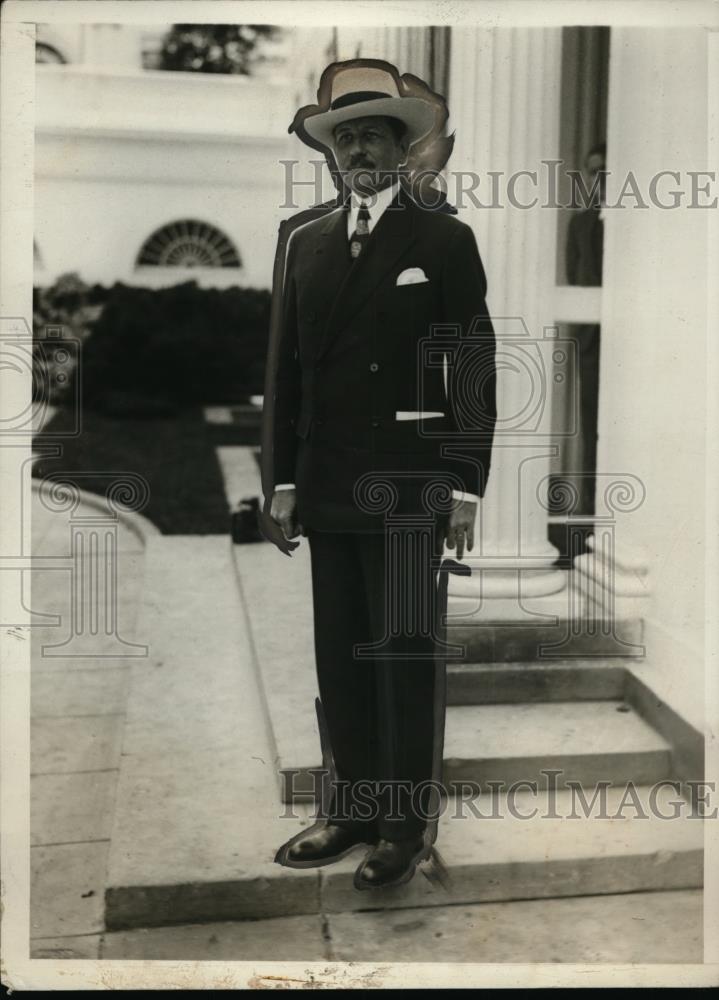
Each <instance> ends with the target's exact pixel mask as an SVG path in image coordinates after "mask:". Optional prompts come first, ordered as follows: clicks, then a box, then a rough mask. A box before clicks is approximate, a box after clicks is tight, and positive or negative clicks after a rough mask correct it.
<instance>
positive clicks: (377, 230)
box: [319, 193, 416, 354]
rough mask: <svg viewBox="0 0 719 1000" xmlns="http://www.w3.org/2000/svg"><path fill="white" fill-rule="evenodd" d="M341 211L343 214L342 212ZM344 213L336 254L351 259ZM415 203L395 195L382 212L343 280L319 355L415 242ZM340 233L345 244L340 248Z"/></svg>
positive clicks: (334, 240) (332, 240)
mask: <svg viewBox="0 0 719 1000" xmlns="http://www.w3.org/2000/svg"><path fill="white" fill-rule="evenodd" d="M338 214H340V213H338ZM341 214H342V223H343V228H342V230H341V233H340V231H339V227H336V228H335V231H334V232H333V233H331V234H329V235H330V243H331V246H332V253H333V254H335V253H336V254H337V256H340V254H342V255H343V259H344V260H347V259H348V258H349V247H348V240H347V216H346V213H344V212H343V213H341ZM413 222H414V203H413V202H412V200H411V198H410V196H409V195H408V194H406V193H402V194H401V199H400V194H399V193H398V195H397V196H396V197H395V198H394V200H393V201H392V202H391V204H390V205H388V206H387V208H386V209H385V211H384V212H383V213H382V217H381V218H380V220H379V222H378V223H377V225H376V226H375V227H374V229H373V230H372V233H371V235H370V237H369V239H368V241H367V243H366V245H365V248H364V250H363V251H362V253H361V254H360V255H359V257H358V258H357V259H356V260H355V261H354V262H352V263H351V264H350V265H349V267H348V268H347V270H346V271H345V274H344V278H343V280H341V281H340V283H339V285H338V287H337V292H336V295H335V298H334V302H333V303H332V307H331V309H330V313H329V316H328V319H327V325H326V327H325V330H324V336H323V339H322V342H321V344H320V348H319V354H322V353H324V352H325V351H326V350H327V349H328V348H329V347H330V345H331V344H332V341H333V339H334V337H335V336H336V335H337V334H338V333H339V332H340V331H341V330H342V329H343V328H344V327H345V326H346V325H347V324H348V323H349V322H350V321H351V320H352V318H353V317H354V316H355V315H356V314H357V311H358V310H359V309H360V308H361V307H362V305H363V304H364V302H365V301H366V299H367V298H368V297H369V296H370V295H372V294H373V292H375V291H376V289H377V287H378V286H379V283H380V282H381V281H382V279H383V278H384V276H385V275H386V274H387V272H388V271H390V270H391V268H392V267H394V265H395V264H396V262H397V261H398V260H399V258H400V257H402V255H403V254H404V253H406V251H407V250H408V249H409V248H410V247H411V246H412V245H413V243H414V242H415V239H416V237H415V235H414V231H413V229H414V227H413ZM340 235H341V236H342V238H343V245H342V248H341V249H340V246H339V243H340V239H339V237H340Z"/></svg>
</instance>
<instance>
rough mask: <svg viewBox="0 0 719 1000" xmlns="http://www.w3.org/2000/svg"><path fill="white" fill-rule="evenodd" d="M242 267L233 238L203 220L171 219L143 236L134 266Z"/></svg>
mask: <svg viewBox="0 0 719 1000" xmlns="http://www.w3.org/2000/svg"><path fill="white" fill-rule="evenodd" d="M147 266H149V267H241V266H242V265H241V263H240V257H239V254H238V253H237V250H236V249H235V247H234V245H233V244H232V241H231V240H229V239H228V238H227V236H225V234H224V233H222V232H220V230H219V229H215V227H214V226H210V225H208V223H206V222H198V221H196V220H195V219H183V220H182V221H180V222H171V223H170V224H169V225H167V226H163V227H162V229H158V230H157V231H156V232H154V233H153V234H152V236H150V237H149V239H147V240H145V242H144V244H143V245H142V249H141V250H140V253H139V254H138V256H137V263H136V267H147Z"/></svg>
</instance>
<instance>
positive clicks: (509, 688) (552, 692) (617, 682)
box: [447, 657, 626, 705]
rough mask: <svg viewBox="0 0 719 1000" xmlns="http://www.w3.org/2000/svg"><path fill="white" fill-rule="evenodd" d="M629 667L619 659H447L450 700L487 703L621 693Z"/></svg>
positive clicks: (596, 698)
mask: <svg viewBox="0 0 719 1000" xmlns="http://www.w3.org/2000/svg"><path fill="white" fill-rule="evenodd" d="M625 677H626V671H625V669H624V666H623V665H622V662H621V661H620V660H617V659H614V658H612V659H597V660H595V659H580V658H578V657H577V658H570V657H567V658H566V659H562V660H549V661H546V662H542V661H539V662H537V661H529V662H524V661H521V662H515V663H511V662H505V663H501V662H500V663H448V664H447V703H448V704H449V705H477V704H479V705H488V704H503V703H513V702H528V701H529V702H536V701H585V700H586V701H600V700H602V699H621V698H622V697H623V695H624V682H625Z"/></svg>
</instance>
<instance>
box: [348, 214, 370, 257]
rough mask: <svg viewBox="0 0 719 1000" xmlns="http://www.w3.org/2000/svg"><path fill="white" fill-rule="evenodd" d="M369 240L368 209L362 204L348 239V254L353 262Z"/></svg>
mask: <svg viewBox="0 0 719 1000" xmlns="http://www.w3.org/2000/svg"><path fill="white" fill-rule="evenodd" d="M368 239H369V209H368V208H367V205H366V204H365V203H364V202H362V203H361V204H360V209H359V212H358V213H357V228H356V229H355V231H354V232H353V233H352V236H351V238H350V254H351V256H352V259H353V260H354V259H355V258H356V257H359V255H360V254H361V253H362V250H363V249H364V245H365V243H366V242H367V240H368Z"/></svg>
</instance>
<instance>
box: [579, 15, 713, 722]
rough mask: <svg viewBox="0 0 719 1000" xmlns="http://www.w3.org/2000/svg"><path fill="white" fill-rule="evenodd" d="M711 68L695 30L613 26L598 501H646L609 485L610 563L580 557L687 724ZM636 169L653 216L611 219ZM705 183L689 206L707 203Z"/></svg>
mask: <svg viewBox="0 0 719 1000" xmlns="http://www.w3.org/2000/svg"><path fill="white" fill-rule="evenodd" d="M706 69H707V34H706V32H705V31H704V29H702V28H697V29H691V28H685V29H671V30H669V29H666V30H664V29H654V28H653V29H651V31H646V30H643V29H632V28H613V29H612V40H611V57H610V90H609V115H608V138H607V167H608V170H609V171H610V176H609V178H608V185H607V200H608V204H609V209H608V211H607V213H606V222H605V243H604V287H603V291H602V316H601V331H602V334H601V335H602V347H601V361H600V364H601V367H600V398H599V442H598V456H597V466H598V473H599V475H598V479H597V498H598V511H599V512H602V509H604V510H608V509H609V508H610V507H611V506H612V503H611V497H608V496H607V491H609V490H611V489H612V488H613V486H612V484H614V483H616V482H621V481H622V480H624V479H626V478H627V475H628V474H630V475H631V476H633V477H635V480H634V483H635V492H636V493H637V497H638V501H639V502H636V501H634V500H632V499H631V498H630V496H629V493H630V491H627V493H626V497H625V498H622V496H621V493H620V492H619V491H618V488H616V487H615V488H614V489H615V497H618V498H619V499H620V501H621V500H622V499H623V506H624V508H625V509H621V505H620V509H618V510H617V509H616V504H614V507H615V511H614V521H615V523H614V525H613V536H614V538H613V543H612V546H611V550H610V551H607V548H606V546H604V551H603V552H602V551H600V553H599V555H597V556H593V555H591V554H588V555H586V556H582V557H580V558H579V559H577V560H576V567H577V576H578V579H579V581H580V582H581V583H582V586H583V587H584V589H585V591H586V592H587V593H588V594H590V595H591V596H592V598H593V600H594V603H595V605H596V607H597V610H598V611H599V613H600V614H601V615H604V616H611V615H614V616H621V615H623V614H624V613H625V611H626V610H627V608H630V607H631V605H634V608H635V611H636V604H637V601H640V602H641V605H642V608H643V612H644V614H643V617H645V640H646V646H647V653H648V654H649V656H650V657H651V670H652V677H651V681H652V683H653V684H654V683H656V684H657V685H658V687H657V690H658V691H659V693H660V694H661V696H662V697H663V698H665V699H666V700H667V701H669V702H670V704H672V705H673V707H677V708H678V709H679V710H680V711H682V713H683V714H685V715H686V716H687V717H691V718H693V719H694V720H701V718H702V714H703V708H702V705H701V697H702V693H703V692H702V677H701V674H702V667H703V662H704V656H703V627H704V603H703V601H704V597H703V594H704V586H703V584H704V580H703V572H704V566H703V553H704V547H705V537H704V503H705V500H704V497H705V454H706V452H705V449H706V407H705V399H706V388H707V385H706V352H707V336H708V331H707V314H706V309H707V265H708V258H707V225H708V221H709V217H710V216H711V215H716V211H717V210H716V208H713V209H710V208H707V207H704V208H701V207H695V208H689V207H688V204H689V203H690V201H691V199H692V178H691V174H690V171H710V170H714V171H716V164H715V163H714V162H712V161H711V160H710V158H709V156H708V151H707V140H706V135H707V120H708V119H707V101H708V98H709V91H708V81H707V73H706ZM637 95H638V96H639V99H637ZM662 170H667V171H673V172H674V171H677V172H678V176H676V177H671V176H665V177H664V178H663V179H661V180H660V182H659V183H658V184H657V186H656V191H655V196H656V198H655V199H652V198H651V197H650V195H649V191H650V185H651V183H652V177H654V176H656V175H657V174H658V172H659V171H662ZM630 172H631V174H632V175H633V176H634V178H636V182H637V187H638V189H639V191H640V192H641V195H642V200H643V202H644V203H645V204H646V207H642V208H637V207H635V206H636V202H635V200H634V199H633V198H632V197H625V198H624V200H623V204H624V206H625V207H624V208H623V209H621V208H612V205H613V204H616V203H617V201H618V199H619V195H620V192H621V190H622V185H623V184H624V181H625V179H626V178H627V177H628V176H629V174H630ZM714 178H715V180H714V181H713V182H712V183H711V184H710V190H709V194H708V195H701V194H698V193H696V195H695V197H694V199H693V200H694V202H695V204H700V205H702V204H703V205H707V204H709V203H710V202H711V201H712V200H714V199H715V198H716V196H717V183H716V173H714ZM706 182H707V178H706V176H705V177H704V178H701V179H700V181H699V185H700V186H702V185H703V184H705V183H706ZM671 192H681V197H682V201H681V203H680V204H679V205H677V207H674V208H661V207H659V206H658V205H657V204H655V203H654V200H661V201H663V202H664V203H665V204H666V205H672V204H673V203H674V201H675V200H676V197H677V196H674V195H672V194H671ZM711 280H712V281H714V280H715V275H714V274H713V273H712V274H711ZM714 333H715V331H713V330H712V331H710V332H709V334H710V335H711V336H713V335H714ZM607 501H608V502H607ZM604 534H606V530H604ZM596 548H597V549H599V550H601V549H602V545H601V539H600V538H599V533H597V546H596Z"/></svg>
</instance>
